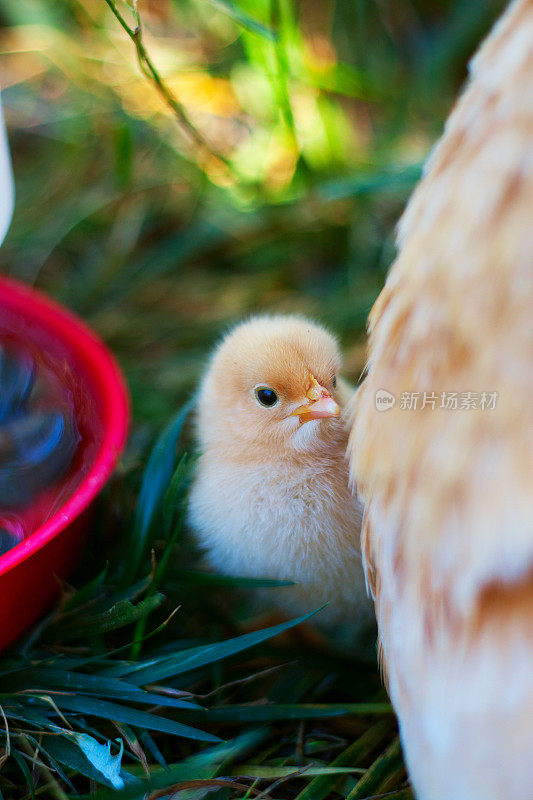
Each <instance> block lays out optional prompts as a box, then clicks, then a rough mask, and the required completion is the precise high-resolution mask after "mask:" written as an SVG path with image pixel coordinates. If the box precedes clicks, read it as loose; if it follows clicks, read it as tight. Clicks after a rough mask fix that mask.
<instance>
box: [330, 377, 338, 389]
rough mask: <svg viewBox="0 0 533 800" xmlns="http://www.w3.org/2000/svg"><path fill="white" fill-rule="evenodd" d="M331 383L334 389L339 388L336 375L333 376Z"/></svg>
mask: <svg viewBox="0 0 533 800" xmlns="http://www.w3.org/2000/svg"><path fill="white" fill-rule="evenodd" d="M331 385H332V386H333V388H334V389H336V388H337V376H336V375H334V376H333V380H332V381H331Z"/></svg>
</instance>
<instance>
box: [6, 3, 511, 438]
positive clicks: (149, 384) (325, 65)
mask: <svg viewBox="0 0 533 800" xmlns="http://www.w3.org/2000/svg"><path fill="white" fill-rule="evenodd" d="M110 2H112V4H114V2H115V0H110ZM116 3H117V5H116V9H117V11H118V13H119V14H120V15H121V16H122V17H123V19H124V21H125V23H126V24H127V25H128V26H130V28H131V29H134V28H135V26H136V22H137V21H136V19H135V15H134V9H133V7H129V6H128V5H127V4H126V3H124V2H122V0H116ZM502 6H503V2H502V0H468V2H465V0H433V2H426V1H424V0H301V2H296V0H139V4H138V7H137V6H136V8H137V9H138V14H139V18H140V21H141V23H142V43H143V44H144V46H145V48H146V51H147V53H148V54H149V57H150V58H151V61H152V62H153V64H154V65H155V67H156V69H157V71H158V74H159V76H160V77H161V79H162V80H163V81H164V82H165V84H166V86H167V88H168V91H169V92H170V93H172V94H173V96H174V98H175V99H176V100H177V101H178V103H179V109H180V111H181V112H182V115H183V116H184V117H185V119H186V120H187V122H188V124H189V125H191V126H193V127H194V129H195V131H197V133H198V135H199V136H200V137H201V138H202V139H203V140H205V142H206V143H207V145H208V148H209V150H208V149H207V148H206V147H204V146H201V145H198V143H197V142H196V141H195V140H194V139H193V138H192V137H191V136H190V134H189V133H188V132H187V130H186V128H185V127H184V125H183V123H182V121H180V120H179V119H177V117H176V114H175V113H174V111H173V110H172V109H171V108H170V107H169V105H168V104H167V103H166V102H165V99H164V98H163V97H162V96H161V94H160V93H159V91H158V90H157V87H156V86H155V85H154V82H153V80H151V79H150V78H149V77H147V76H146V75H145V74H143V72H142V71H141V69H140V68H139V63H138V60H137V56H136V47H135V44H134V42H133V41H132V40H131V39H130V38H128V36H127V34H126V33H125V30H124V29H123V28H122V27H121V26H120V24H119V23H118V21H117V19H116V17H115V16H114V15H113V14H112V11H111V9H110V7H109V6H108V5H107V4H106V2H105V0H83V2H76V1H75V0H4V2H3V4H2V5H1V8H0V15H1V16H0V22H1V24H2V27H1V28H0V51H1V57H0V75H1V83H2V86H3V90H4V91H3V98H4V104H5V112H6V117H7V123H8V127H9V134H10V141H11V146H12V151H13V159H14V170H15V175H16V183H17V207H16V213H15V218H14V222H13V225H12V228H11V232H10V234H9V237H8V239H7V241H6V243H5V245H4V246H3V247H2V250H1V251H0V268H2V269H3V270H4V271H7V272H8V273H10V274H11V275H13V276H16V277H20V278H22V279H24V280H26V281H29V282H30V283H33V284H36V285H37V286H39V287H41V288H44V289H45V290H47V291H49V292H51V293H52V294H53V295H54V296H56V297H58V298H59V299H60V300H62V301H63V302H65V303H67V304H68V305H69V306H70V307H71V308H73V309H74V310H75V311H77V312H78V313H80V314H81V315H82V316H83V317H85V318H86V319H87V320H88V321H89V322H90V323H91V324H92V325H93V326H94V327H95V328H96V329H97V330H98V331H99V332H100V334H101V335H102V336H103V337H104V338H105V339H106V341H107V342H108V343H109V344H110V345H111V347H112V348H113V350H114V351H115V353H117V355H118V357H119V359H120V360H121V362H122V364H123V366H124V368H125V370H126V374H127V377H128V380H129V382H130V386H131V388H132V393H133V400H134V409H135V414H136V419H137V421H138V422H145V423H148V424H149V425H150V427H151V429H152V430H153V429H156V428H158V427H160V425H161V422H162V420H164V419H166V418H168V416H169V414H170V413H171V412H172V410H173V409H174V408H175V407H176V404H177V403H178V402H179V401H180V400H181V399H182V398H183V397H184V396H185V395H186V394H187V392H188V391H189V390H190V389H191V387H192V386H193V385H194V383H195V381H196V380H197V378H198V375H199V373H200V370H201V368H202V360H203V357H204V355H205V353H206V351H207V349H208V348H209V347H211V345H212V342H213V340H214V338H216V337H217V336H218V335H219V334H220V332H221V331H223V330H224V329H225V327H226V326H227V324H228V323H231V322H232V321H234V320H236V319H238V318H240V317H242V316H243V315H246V314H248V313H250V312H253V311H258V310H267V311H268V310H282V311H283V310H287V311H289V310H290V311H301V312H304V313H309V314H311V315H313V316H315V317H318V318H320V319H322V320H323V321H324V322H325V323H327V324H328V325H330V326H331V327H332V328H333V329H334V330H335V331H336V332H337V333H338V334H339V335H340V336H341V339H342V342H343V345H344V348H345V352H346V358H347V361H346V370H347V372H348V374H350V375H351V376H352V377H357V375H358V374H359V371H360V369H361V366H362V364H363V361H364V347H363V346H362V343H363V334H364V324H365V319H366V315H367V313H368V311H369V309H370V307H371V305H372V302H373V300H374V299H375V297H376V295H377V293H378V291H379V289H380V287H381V285H382V283H383V280H384V276H385V273H386V269H387V267H388V265H389V264H390V261H391V259H392V257H393V253H394V248H393V242H394V235H393V234H394V225H395V222H396V220H397V218H398V216H399V214H400V212H401V208H402V206H403V204H404V202H405V199H406V197H407V195H408V192H409V191H410V189H411V187H412V185H413V183H414V180H415V177H416V175H417V174H418V170H419V168H420V164H421V162H422V160H423V158H424V157H425V155H426V154H427V153H428V151H429V148H430V146H431V144H432V142H434V140H435V139H436V137H437V135H438V134H439V132H440V130H441V128H442V122H443V119H444V118H445V115H446V113H447V111H448V110H449V108H450V105H451V102H452V98H453V96H454V94H455V93H456V91H457V89H458V88H459V87H460V85H461V83H462V82H463V80H464V78H465V68H466V62H467V59H468V58H469V56H470V54H471V53H472V51H473V50H474V48H475V46H476V44H477V43H478V41H479V40H480V38H481V37H482V35H483V34H484V33H485V31H486V30H487V29H488V28H489V27H490V25H491V23H492V22H493V20H494V19H495V17H496V16H497V14H498V13H499V11H500V10H501V8H502ZM209 151H211V152H209Z"/></svg>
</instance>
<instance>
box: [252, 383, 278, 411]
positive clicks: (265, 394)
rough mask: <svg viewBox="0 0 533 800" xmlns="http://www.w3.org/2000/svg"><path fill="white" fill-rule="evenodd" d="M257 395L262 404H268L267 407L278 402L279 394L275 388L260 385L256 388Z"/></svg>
mask: <svg viewBox="0 0 533 800" xmlns="http://www.w3.org/2000/svg"><path fill="white" fill-rule="evenodd" d="M255 396H256V398H257V402H258V403H260V404H261V405H262V406H266V407H267V408H269V407H270V406H275V405H276V403H277V402H278V396H277V394H276V392H275V391H274V389H269V387H268V386H258V387H257V388H256V390H255Z"/></svg>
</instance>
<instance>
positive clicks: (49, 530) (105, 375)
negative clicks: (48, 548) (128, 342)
mask: <svg viewBox="0 0 533 800" xmlns="http://www.w3.org/2000/svg"><path fill="white" fill-rule="evenodd" d="M0 306H5V307H7V308H10V309H11V310H14V311H19V312H20V313H21V314H22V315H25V316H27V313H25V312H27V311H30V310H31V314H32V317H33V318H35V320H36V322H38V323H39V324H40V325H41V326H42V327H44V328H46V330H47V331H48V332H50V333H51V334H52V335H55V336H56V337H57V338H58V339H59V341H60V342H61V343H62V344H66V345H67V347H68V349H69V350H71V351H73V352H74V353H75V355H76V357H78V358H80V360H81V361H82V362H83V363H84V364H85V366H86V367H87V368H89V369H90V371H91V372H92V373H93V375H94V376H97V378H98V383H99V385H100V387H101V389H102V399H103V402H104V407H105V412H106V413H105V416H106V424H105V427H104V436H103V439H102V443H101V445H100V447H99V449H98V451H97V453H96V456H95V459H94V461H93V464H92V466H91V468H90V469H89V471H88V473H87V475H86V476H85V477H84V478H83V480H82V482H81V483H80V485H79V486H78V488H77V489H76V490H75V492H74V494H73V495H72V496H71V497H70V498H69V499H68V500H67V501H66V503H64V504H63V505H62V506H61V507H60V508H59V509H58V510H57V511H56V512H55V513H54V514H53V516H52V517H51V518H50V519H49V520H47V521H46V522H44V523H43V524H42V525H40V526H39V527H38V528H37V529H36V530H35V531H33V533H31V534H30V535H29V536H28V537H27V539H24V540H23V541H22V542H20V543H19V544H18V545H16V546H15V547H13V549H12V550H9V551H8V552H7V553H5V554H4V555H3V556H0V576H1V575H4V574H5V573H6V572H9V571H10V570H12V569H14V568H15V567H17V566H18V565H19V564H21V563H22V562H23V561H25V560H26V559H28V558H29V557H30V556H31V555H33V554H34V553H36V552H37V551H38V550H40V549H41V548H42V547H43V546H44V545H46V544H47V543H48V542H50V541H51V540H52V539H54V538H55V537H56V536H57V535H58V534H60V533H61V532H62V531H64V530H65V529H66V528H67V527H68V526H69V525H70V524H71V523H72V522H74V521H75V520H76V519H77V518H78V517H79V516H80V515H81V514H82V513H83V512H84V511H85V510H86V509H87V508H88V507H89V505H90V504H91V503H92V501H93V500H94V499H95V497H96V496H97V494H98V493H99V492H100V490H101V489H102V487H103V486H104V484H105V483H106V482H107V480H108V479H109V477H110V476H111V473H112V472H113V470H114V468H115V466H116V464H117V461H118V459H119V457H120V455H121V453H122V451H123V449H124V446H125V444H126V438H127V435H128V430H129V425H130V417H131V406H130V399H129V393H128V389H127V385H126V381H125V379H124V376H123V374H122V372H121V370H120V368H119V366H118V364H117V362H116V361H115V359H114V357H113V356H112V355H111V353H110V351H109V350H108V349H107V347H106V346H105V345H104V343H103V342H102V341H101V339H100V338H99V337H98V336H97V335H96V334H95V333H94V332H93V331H92V330H91V329H90V328H89V327H88V326H87V325H86V324H85V323H84V322H82V321H81V320H79V319H78V318H77V317H76V316H75V315H74V314H73V313H72V312H70V311H68V310H67V309H65V308H63V307H62V306H61V305H59V303H56V302H55V301H54V300H50V299H49V298H48V297H47V296H45V295H43V294H42V293H41V292H39V291H38V290H35V289H33V288H30V287H29V286H26V285H25V284H23V283H20V282H19V281H17V280H13V279H12V278H7V277H5V276H4V275H0Z"/></svg>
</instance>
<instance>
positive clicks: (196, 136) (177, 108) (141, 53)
mask: <svg viewBox="0 0 533 800" xmlns="http://www.w3.org/2000/svg"><path fill="white" fill-rule="evenodd" d="M104 1H105V3H107V5H108V6H109V8H110V9H111V12H112V13H113V15H114V16H115V17H116V19H117V20H118V22H119V23H120V25H121V27H122V28H123V29H124V30H125V32H126V33H127V35H128V36H129V38H130V39H131V40H132V42H133V44H134V45H135V51H136V53H137V60H138V62H139V67H140V68H141V71H142V73H143V75H145V76H146V78H148V79H149V80H151V81H152V83H153V84H154V85H155V87H156V89H157V91H158V93H159V95H160V96H161V97H162V99H163V100H164V102H165V103H166V104H167V106H168V107H169V108H170V109H171V111H172V112H173V113H174V115H175V117H176V119H177V121H178V123H179V125H180V126H181V127H182V128H183V129H184V130H185V131H186V132H187V134H188V135H189V137H190V138H191V139H192V141H193V142H194V143H195V144H196V146H197V147H198V148H200V149H201V150H203V151H204V152H205V153H207V154H208V155H210V156H212V157H214V158H216V159H217V160H218V161H220V162H221V163H222V164H224V166H225V167H226V169H227V170H228V171H229V172H230V173H231V174H232V176H233V177H236V175H235V171H234V168H233V166H232V165H231V163H230V162H229V161H228V159H227V158H225V156H223V155H221V154H220V153H217V152H215V151H214V150H213V149H212V148H211V146H210V145H209V144H208V142H207V141H206V140H205V139H204V137H203V136H202V134H201V133H200V132H199V131H198V130H197V129H196V128H195V127H194V125H193V124H192V122H191V121H190V119H189V118H188V116H187V113H186V111H185V107H184V106H183V104H182V103H180V102H179V100H177V99H176V98H175V97H174V95H173V94H172V92H171V91H170V89H169V88H168V86H167V85H166V84H165V82H164V81H163V79H162V78H161V76H160V74H159V72H158V71H157V69H156V67H155V66H154V63H153V61H152V59H151V58H150V56H149V55H148V52H147V50H146V48H145V46H144V43H143V40H142V25H141V18H140V15H139V12H138V11H137V9H136V7H135V9H134V12H133V13H134V15H135V19H136V22H137V24H136V26H135V28H130V26H129V25H128V23H127V22H126V20H125V19H124V17H123V16H122V14H121V13H120V11H119V10H118V8H117V5H116V3H115V2H114V0H104Z"/></svg>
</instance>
